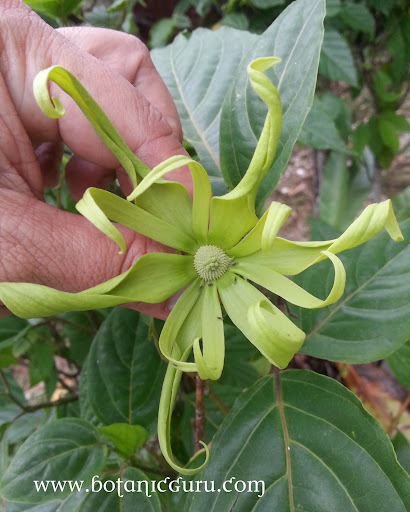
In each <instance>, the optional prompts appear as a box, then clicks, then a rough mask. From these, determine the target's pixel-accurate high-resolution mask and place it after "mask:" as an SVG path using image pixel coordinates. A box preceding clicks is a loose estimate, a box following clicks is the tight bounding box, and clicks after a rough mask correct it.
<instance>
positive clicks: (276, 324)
mask: <svg viewBox="0 0 410 512" xmlns="http://www.w3.org/2000/svg"><path fill="white" fill-rule="evenodd" d="M217 283H218V291H219V295H220V297H221V300H222V304H223V305H224V307H225V310H226V312H227V314H228V315H229V317H230V319H231V320H232V322H233V323H234V324H235V325H236V326H237V327H238V329H240V330H241V331H242V332H243V334H244V335H245V336H246V337H247V338H248V339H249V341H250V342H251V343H252V344H253V345H255V347H256V348H257V349H258V350H259V351H260V352H261V353H262V354H263V355H264V356H265V357H266V358H267V359H268V361H270V362H271V363H272V364H274V365H275V366H277V367H279V368H285V367H286V366H287V365H288V364H289V362H290V360H291V359H292V357H293V356H294V355H295V354H296V352H297V351H298V350H299V349H300V347H301V346H302V345H303V342H304V340H305V333H304V332H303V331H301V330H300V329H299V328H298V327H296V325H294V324H293V323H292V322H291V321H290V320H289V318H287V317H286V316H285V315H284V314H283V313H282V312H281V311H279V309H278V308H276V307H275V306H274V305H273V304H271V303H270V302H269V301H268V299H267V298H266V297H265V296H264V295H263V294H262V293H261V292H260V291H259V290H257V289H256V288H255V287H254V286H252V285H251V284H250V283H248V282H246V281H245V280H243V279H242V278H241V277H237V276H235V275H234V274H233V273H232V272H227V273H226V274H225V275H224V276H223V277H222V278H221V279H219V280H218V282H217Z"/></svg>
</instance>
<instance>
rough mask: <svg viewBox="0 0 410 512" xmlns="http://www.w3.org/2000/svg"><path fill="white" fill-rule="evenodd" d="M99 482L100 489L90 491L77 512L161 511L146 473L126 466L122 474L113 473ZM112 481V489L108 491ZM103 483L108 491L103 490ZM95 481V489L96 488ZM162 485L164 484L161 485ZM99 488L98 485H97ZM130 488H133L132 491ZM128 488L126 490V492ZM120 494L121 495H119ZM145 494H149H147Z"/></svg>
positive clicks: (156, 495)
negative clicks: (139, 489) (118, 488)
mask: <svg viewBox="0 0 410 512" xmlns="http://www.w3.org/2000/svg"><path fill="white" fill-rule="evenodd" d="M118 478H120V479H121V480H122V481H123V483H122V484H120V492H119V493H118V492H117V487H115V486H116V485H118V484H117V481H118ZM138 482H142V485H141V491H140V492H138ZM145 482H147V484H146V485H147V488H148V491H147V493H145V486H144V485H145V484H144V483H145ZM98 483H99V484H101V491H99V492H90V493H89V494H88V496H87V498H86V499H85V500H84V502H83V503H82V504H81V506H80V508H79V510H78V512H96V511H97V510H99V511H109V512H161V505H160V501H159V499H158V494H157V493H156V492H153V493H152V494H151V493H150V481H149V478H148V477H147V475H145V474H144V473H142V471H139V470H138V469H135V468H127V469H126V470H125V471H124V472H123V473H122V475H114V476H113V477H111V478H108V479H104V480H98ZM112 483H114V489H115V490H114V491H113V492H110V489H111V488H112ZM104 485H105V488H106V489H107V491H108V492H105V491H104ZM97 487H98V485H97V481H96V484H95V489H97ZM163 487H164V486H163ZM98 488H99V487H98ZM132 489H135V491H134V492H132ZM127 490H128V492H126V491H127ZM119 494H122V495H123V497H120V496H119ZM146 494H149V496H147V495H146Z"/></svg>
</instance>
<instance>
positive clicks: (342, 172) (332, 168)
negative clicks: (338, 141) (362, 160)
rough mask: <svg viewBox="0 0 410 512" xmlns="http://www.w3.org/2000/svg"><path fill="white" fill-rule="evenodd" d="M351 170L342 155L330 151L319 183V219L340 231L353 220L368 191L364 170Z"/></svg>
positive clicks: (359, 168)
mask: <svg viewBox="0 0 410 512" xmlns="http://www.w3.org/2000/svg"><path fill="white" fill-rule="evenodd" d="M354 167H357V168H356V169H355V168H354ZM354 167H353V168H352V167H348V166H347V161H346V156H345V155H343V154H341V153H334V152H332V153H331V154H330V156H329V159H328V160H327V162H326V165H325V169H324V173H323V176H322V180H321V185H320V202H319V218H320V219H321V220H323V221H324V222H327V223H328V224H329V225H331V226H333V227H334V228H336V229H338V230H340V231H343V230H345V229H346V228H347V227H348V226H349V225H350V224H351V223H352V222H353V221H354V219H355V217H356V216H357V213H358V212H359V210H360V209H361V208H362V207H363V203H364V201H365V199H366V198H367V197H368V195H369V192H370V186H371V184H370V182H369V178H368V175H367V173H366V169H364V168H363V166H361V165H360V164H358V165H357V166H354Z"/></svg>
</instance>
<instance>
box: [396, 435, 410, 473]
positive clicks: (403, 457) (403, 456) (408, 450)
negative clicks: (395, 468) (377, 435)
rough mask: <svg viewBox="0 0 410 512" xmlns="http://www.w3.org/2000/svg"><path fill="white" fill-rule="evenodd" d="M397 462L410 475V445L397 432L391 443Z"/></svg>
mask: <svg viewBox="0 0 410 512" xmlns="http://www.w3.org/2000/svg"><path fill="white" fill-rule="evenodd" d="M392 443H393V446H394V449H395V451H396V455H397V460H398V461H399V462H400V464H401V465H402V466H403V468H404V469H405V470H406V471H407V473H410V443H409V441H408V440H407V439H406V438H405V437H404V435H403V434H402V433H401V432H397V434H396V435H395V436H394V439H393V441H392Z"/></svg>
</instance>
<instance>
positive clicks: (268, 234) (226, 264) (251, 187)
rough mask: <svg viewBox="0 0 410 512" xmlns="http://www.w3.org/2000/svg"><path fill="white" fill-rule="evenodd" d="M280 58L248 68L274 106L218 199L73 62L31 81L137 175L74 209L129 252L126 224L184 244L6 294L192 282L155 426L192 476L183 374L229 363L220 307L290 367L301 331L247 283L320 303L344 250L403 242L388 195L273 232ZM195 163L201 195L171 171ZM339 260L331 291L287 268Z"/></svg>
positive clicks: (44, 301)
mask: <svg viewBox="0 0 410 512" xmlns="http://www.w3.org/2000/svg"><path fill="white" fill-rule="evenodd" d="M278 62H279V59H277V58H262V59H258V60H255V61H253V62H252V63H251V64H250V65H249V66H248V74H249V79H250V82H251V84H252V86H253V88H254V90H255V92H256V93H257V94H258V95H259V96H260V98H261V99H262V100H263V101H264V103H265V104H266V105H267V107H268V113H267V116H266V120H265V124H264V127H263V130H262V134H261V136H260V139H259V142H258V145H257V147H256V150H255V153H254V156H253V158H252V161H251V163H250V165H249V169H248V171H247V172H246V174H245V175H244V177H243V178H242V180H241V182H240V183H239V184H238V185H237V186H236V187H235V189H234V190H232V191H230V192H229V193H227V194H226V195H224V196H221V197H212V196H211V186H210V183H209V179H208V176H207V173H206V171H205V170H204V169H203V168H202V166H201V165H200V164H199V163H198V162H195V161H194V160H192V159H190V158H188V157H185V156H175V157H173V158H170V159H168V160H166V161H165V162H163V163H161V164H160V165H158V166H157V167H155V168H154V169H153V170H152V171H150V170H149V169H148V168H147V167H146V166H145V165H144V164H143V163H142V162H141V161H139V160H138V159H137V158H136V157H135V155H134V154H133V153H132V151H131V150H130V149H129V148H128V147H127V146H126V145H125V143H124V142H123V140H122V139H121V137H120V136H119V135H118V133H117V132H116V131H115V129H114V127H113V126H112V125H111V123H110V122H109V120H108V118H107V117H106V116H105V114H104V113H103V111H102V110H101V109H100V107H99V106H98V105H97V104H96V103H95V102H94V100H93V99H92V98H91V97H90V96H89V94H88V93H87V91H86V90H85V89H84V88H83V87H82V86H81V84H80V83H79V82H78V81H77V80H76V79H75V77H73V76H72V75H71V74H70V73H69V72H68V71H66V70H64V69H63V68H60V67H52V68H50V69H47V70H44V71H42V72H41V73H39V75H38V76H37V77H36V79H35V83H34V93H35V96H36V99H37V101H38V103H39V105H40V107H41V108H42V109H43V111H44V112H45V113H46V114H47V115H48V116H49V117H53V118H58V117H60V116H62V115H63V114H64V109H63V107H62V105H61V104H60V103H59V102H58V100H57V99H56V98H53V99H52V100H50V97H49V93H48V88H47V82H48V80H53V81H54V82H56V83H57V84H58V85H59V86H60V87H61V88H62V89H63V90H64V91H65V92H67V93H68V94H69V95H70V96H71V97H72V98H73V99H74V100H75V101H76V102H77V104H78V106H79V107H80V108H81V109H82V111H83V112H84V114H85V115H86V116H87V118H88V119H89V121H90V122H91V124H92V125H93V127H94V129H95V130H96V132H97V133H98V135H99V136H100V137H101V139H102V140H103V141H104V143H105V144H106V145H107V147H108V148H109V149H110V150H111V151H112V152H113V153H114V154H115V155H116V157H117V158H118V160H119V162H120V163H121V165H122V166H123V167H124V169H125V170H126V171H127V173H128V175H129V176H130V178H131V180H132V183H133V185H134V187H135V188H134V190H133V192H132V193H131V194H130V196H129V197H128V198H127V200H125V199H121V198H119V197H117V196H115V195H113V194H111V193H109V192H107V191H104V190H100V189H95V188H90V189H88V190H87V191H86V193H85V194H84V197H83V198H82V199H81V200H80V201H79V203H78V204H77V209H78V210H79V212H80V213H82V214H83V215H84V216H85V217H87V218H88V219H89V220H90V221H91V222H92V223H93V224H94V225H95V226H96V227H97V228H98V229H100V230H101V231H102V232H104V233H105V234H106V235H107V236H109V237H110V238H111V239H112V240H114V241H115V242H116V243H117V244H118V246H119V247H120V250H121V252H123V251H124V250H125V242H124V239H123V238H122V235H121V234H120V232H119V231H118V230H117V228H116V227H115V226H114V225H113V224H112V223H111V221H114V222H118V223H120V224H122V225H123V226H127V227H129V228H131V229H134V230H135V231H138V232H139V233H141V234H143V235H146V236H148V237H150V238H152V239H154V240H156V241H157V242H160V243H162V244H164V245H166V246H169V247H171V248H173V249H175V251H176V253H174V254H166V253H152V254H147V255H145V256H142V257H141V258H140V259H139V260H138V261H137V262H136V263H135V264H134V265H133V266H132V267H131V268H130V269H129V270H128V271H127V272H125V273H123V274H121V275H119V276H117V277H115V278H114V279H111V280H109V281H107V282H105V283H102V284H100V285H98V286H95V287H93V288H90V289H88V290H85V291H82V292H79V293H66V292H61V291H59V290H54V289H51V288H48V287H45V286H41V285H36V284H29V283H1V284H0V299H1V300H2V301H3V303H4V304H5V305H6V306H7V307H8V308H9V309H10V310H11V311H12V312H13V313H15V314H16V315H18V316H21V317H23V318H30V317H33V316H35V317H38V316H48V315H54V314H58V313H62V312H64V311H73V310H88V309H94V308H101V307H109V306H114V305H117V304H121V303H126V302H134V301H142V302H148V303H157V302H161V301H163V300H165V299H167V298H169V297H170V296H171V295H173V294H174V293H176V292H177V291H179V290H184V291H183V293H182V295H181V296H180V298H179V299H178V301H177V303H176V305H175V307H174V309H173V310H172V311H171V313H170V315H169V317H168V319H167V321H166V323H165V325H164V327H163V330H162V332H161V336H160V340H159V346H160V350H161V352H162V354H163V355H164V356H165V357H166V358H167V360H168V361H169V365H168V370H167V373H166V376H165V380H164V386H163V391H162V396H161V401H160V408H159V420H158V436H159V441H160V445H161V449H162V451H163V454H164V457H165V458H166V460H167V461H168V462H169V464H170V465H171V466H172V467H173V468H174V469H176V470H178V471H180V472H182V473H185V474H194V473H196V472H197V471H198V470H200V469H201V468H202V467H203V466H204V464H205V463H206V461H207V459H208V449H207V447H206V446H205V445H204V446H205V450H206V460H205V463H204V464H203V465H202V466H201V467H200V468H196V469H184V468H182V467H180V466H179V465H178V463H177V462H176V461H175V460H174V458H173V455H172V450H171V443H170V420H171V414H172V409H173V406H174V403H175V399H176V394H177V389H178V385H179V381H180V379H181V375H182V372H198V374H199V376H200V377H201V378H202V379H213V380H215V379H218V378H219V377H220V375H221V372H222V369H223V365H224V329H223V312H222V307H223V308H224V310H225V312H226V314H227V315H228V316H229V317H230V319H231V320H232V322H233V323H234V324H235V325H236V326H237V327H238V328H239V329H240V330H241V331H242V332H243V334H244V335H245V336H246V337H247V338H248V339H249V341H250V342H251V343H253V344H254V345H255V346H256V347H257V348H258V349H259V351H260V352H261V353H262V354H263V355H264V356H265V357H266V358H267V359H268V360H269V361H270V362H271V363H272V364H274V365H275V366H277V367H279V368H285V367H286V366H287V365H288V363H289V361H290V360H291V359H292V357H293V356H294V354H295V353H296V352H297V351H298V350H299V349H300V347H301V346H302V344H303V342H304V339H305V334H304V332H303V331H301V330H300V329H299V328H298V327H297V326H296V325H294V324H293V323H292V322H291V320H289V318H288V317H287V316H285V315H284V314H283V313H282V312H281V311H280V310H279V309H278V308H277V307H276V306H275V305H274V304H272V303H271V302H270V301H269V300H268V298H267V297H266V296H265V295H264V294H263V293H262V292H261V291H259V289H257V288H256V287H255V286H253V285H252V284H251V282H252V283H255V284H257V285H260V286H263V287H264V288H265V289H268V290H269V291H271V292H273V293H275V294H277V295H279V296H280V297H282V298H284V299H285V300H287V301H289V302H291V303H292V304H295V305H297V306H301V307H305V308H320V307H324V306H327V305H329V304H332V303H334V302H336V301H337V300H338V299H339V298H340V297H341V295H342V294H343V291H344V286H345V270H344V267H343V265H342V263H341V261H340V260H339V258H338V257H337V256H336V254H337V253H339V252H341V251H343V250H345V249H350V248H352V247H355V246H356V245H358V244H361V243H364V242H366V241H367V240H369V239H370V238H371V237H373V236H375V235H376V234H378V233H379V232H380V231H381V230H382V229H383V228H386V230H387V231H388V233H389V234H390V236H391V237H392V238H393V239H394V240H397V241H399V240H402V239H403V237H402V235H401V232H400V229H399V227H398V224H397V221H396V219H395V217H394V213H393V210H392V207H391V203H390V201H384V202H382V203H380V204H373V205H370V206H368V207H367V208H366V209H365V210H364V212H363V213H362V214H361V215H360V217H359V218H358V219H357V220H356V221H355V222H354V223H353V224H352V225H351V226H350V227H349V228H348V229H347V230H346V232H345V233H344V234H343V235H341V236H340V237H339V238H338V239H336V240H329V241H325V242H291V241H288V240H284V239H283V238H280V237H278V236H277V234H278V231H279V229H280V227H281V226H282V225H283V224H284V222H285V221H286V219H287V217H288V215H289V213H290V208H289V207H288V206H285V205H283V204H280V203H277V202H273V203H272V204H271V205H270V206H269V208H268V209H267V210H266V211H265V213H264V214H263V215H262V217H261V218H260V219H258V217H257V216H256V213H255V198H256V193H257V190H258V187H259V184H260V182H261V180H262V179H263V177H264V176H265V174H266V173H267V171H268V170H269V168H270V166H271V163H272V161H273V157H274V154H275V151H276V146H277V143H278V140H279V134H280V129H281V107H280V101H279V95H278V92H277V90H276V88H275V87H274V85H273V84H272V83H271V82H270V80H269V79H268V78H267V77H266V76H265V75H264V74H263V71H265V70H266V69H268V68H269V67H271V66H273V65H275V64H276V63H278ZM184 165H187V166H188V167H189V169H190V171H191V174H192V178H193V197H192V199H191V198H190V196H189V195H188V193H187V191H186V189H185V188H184V187H183V186H182V185H180V184H178V183H174V182H167V181H165V180H163V179H162V178H163V176H164V175H165V174H167V173H168V172H170V171H172V170H174V169H177V168H179V167H181V166H184ZM326 258H328V259H330V261H331V262H332V264H333V266H334V283H333V287H332V290H331V291H330V294H329V295H328V297H326V298H325V299H323V300H322V299H320V298H317V297H314V296H313V295H311V294H310V293H308V292H307V291H305V290H303V289H302V288H300V287H299V286H298V285H297V284H295V283H294V282H292V281H291V280H289V279H288V278H287V277H286V276H292V275H296V274H298V273H300V272H302V271H303V270H305V269H307V268H308V267H310V266H312V265H314V264H315V263H318V262H320V261H322V260H324V259H326Z"/></svg>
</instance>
